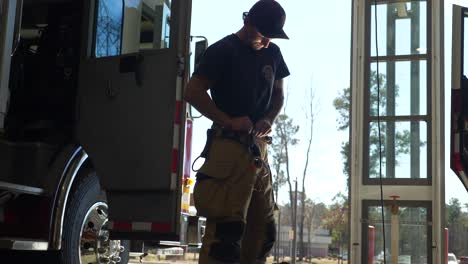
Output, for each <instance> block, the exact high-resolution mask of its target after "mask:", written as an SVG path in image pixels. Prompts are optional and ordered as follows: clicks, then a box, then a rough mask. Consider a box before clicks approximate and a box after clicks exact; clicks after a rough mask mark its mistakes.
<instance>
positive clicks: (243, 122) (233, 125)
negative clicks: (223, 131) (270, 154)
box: [225, 116, 253, 133]
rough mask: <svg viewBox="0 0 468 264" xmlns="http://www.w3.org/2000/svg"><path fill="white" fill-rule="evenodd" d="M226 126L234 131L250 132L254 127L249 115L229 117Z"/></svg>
mask: <svg viewBox="0 0 468 264" xmlns="http://www.w3.org/2000/svg"><path fill="white" fill-rule="evenodd" d="M225 127H226V128H227V129H230V130H233V131H239V132H247V133H250V132H252V129H253V123H252V121H251V120H250V118H249V117H247V116H241V117H233V118H231V119H229V121H228V122H227V124H226V126H225Z"/></svg>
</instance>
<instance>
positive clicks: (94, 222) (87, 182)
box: [60, 172, 130, 264]
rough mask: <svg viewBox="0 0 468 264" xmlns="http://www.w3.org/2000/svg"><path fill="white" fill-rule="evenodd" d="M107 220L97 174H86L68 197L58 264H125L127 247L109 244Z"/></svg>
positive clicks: (126, 245)
mask: <svg viewBox="0 0 468 264" xmlns="http://www.w3.org/2000/svg"><path fill="white" fill-rule="evenodd" d="M107 220H108V218H107V202H106V197H105V193H104V192H103V191H102V190H101V188H100V185H99V180H98V177H97V176H96V174H95V173H94V172H88V173H86V174H85V176H84V177H80V179H78V182H77V183H76V184H75V185H74V186H73V187H72V190H71V192H70V195H69V197H68V202H67V208H66V212H65V219H64V226H63V229H64V230H63V238H62V251H61V254H60V258H61V263H72V264H75V263H76V264H87V263H124V264H126V263H128V259H129V248H130V243H129V241H120V240H110V239H109V231H108V229H107Z"/></svg>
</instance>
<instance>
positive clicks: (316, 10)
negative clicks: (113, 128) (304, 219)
mask: <svg viewBox="0 0 468 264" xmlns="http://www.w3.org/2000/svg"><path fill="white" fill-rule="evenodd" d="M278 2H279V3H280V4H281V5H282V6H283V8H284V9H285V10H286V13H287V18H286V24H285V27H284V30H285V32H286V33H287V34H288V36H289V38H290V39H289V40H273V42H274V43H276V44H277V45H278V46H279V47H280V48H281V51H282V54H283V57H284V59H285V61H286V63H287V65H288V67H289V70H290V72H291V76H289V77H288V78H287V80H286V83H285V87H287V88H288V91H289V92H288V94H289V95H288V101H287V105H286V110H285V111H286V113H287V114H288V115H289V116H291V117H292V118H293V120H294V123H295V124H296V125H299V126H300V127H301V128H305V115H304V106H305V105H306V101H305V99H304V98H306V97H307V96H306V95H307V93H308V91H310V89H313V90H314V91H315V98H316V101H315V104H316V105H317V106H318V108H316V109H317V110H318V112H317V116H316V120H315V126H314V136H313V142H312V150H311V153H310V156H309V158H310V159H309V168H308V174H307V175H308V176H307V180H306V183H305V189H306V193H307V196H308V197H309V198H311V199H312V200H314V201H315V202H324V203H326V204H330V203H331V202H332V198H333V197H334V196H335V195H336V194H337V193H338V192H343V193H346V177H345V175H344V174H343V159H342V156H341V154H340V151H341V144H342V142H345V141H347V140H348V137H349V134H348V132H347V131H338V129H337V127H338V126H337V121H336V120H337V118H338V113H337V111H336V110H335V108H334V107H333V100H334V99H335V98H336V97H337V96H339V94H340V92H342V90H343V89H344V88H347V87H349V86H350V49H351V48H350V43H351V2H352V1H351V0H327V1H317V0H294V1H292V0H278ZM253 3H255V0H236V1H227V0H216V1H215V0H193V6H192V32H191V34H192V35H202V36H205V37H207V38H208V41H209V44H212V43H214V42H216V41H217V40H219V39H221V38H223V37H224V36H226V35H228V34H231V33H235V32H237V31H238V30H239V29H240V28H241V27H242V12H245V11H248V10H249V8H250V7H251V6H252V5H253ZM337 6H339V8H334V7H337ZM446 79H447V78H446ZM448 87H449V86H448ZM210 124H211V122H210V121H208V120H206V119H205V118H199V119H196V120H195V122H194V135H193V139H194V140H193V148H192V149H193V152H192V157H193V158H195V157H197V156H198V155H199V153H200V152H201V150H202V149H203V145H204V143H205V132H206V129H207V128H208V127H209V126H210ZM297 135H298V137H299V138H302V140H301V141H300V142H299V145H298V146H297V147H296V148H293V149H292V153H291V157H292V158H291V176H292V177H293V178H295V176H296V175H297V177H298V179H299V182H301V181H300V179H301V177H302V172H303V170H304V162H305V158H304V157H305V155H306V147H307V146H306V141H307V140H306V138H307V137H306V134H305V131H304V129H300V131H299V132H298V134H297ZM446 153H449V152H447V151H446ZM197 165H198V166H199V165H201V164H196V166H195V167H197ZM447 167H448V163H447V165H446V168H447ZM446 181H447V188H448V189H449V190H450V191H449V192H447V197H446V200H447V201H448V200H449V199H450V198H452V197H456V198H458V199H459V200H460V201H462V202H468V194H467V193H466V191H465V190H464V188H463V187H462V186H461V184H460V183H459V182H458V179H457V178H456V176H455V175H454V174H453V173H450V171H449V170H448V172H447V175H446ZM299 188H301V186H300V184H299ZM280 192H281V194H280V197H279V201H280V204H284V203H286V202H287V201H288V195H287V193H288V190H287V189H286V187H284V188H283V189H282V190H281V191H280Z"/></svg>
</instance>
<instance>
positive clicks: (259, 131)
mask: <svg viewBox="0 0 468 264" xmlns="http://www.w3.org/2000/svg"><path fill="white" fill-rule="evenodd" d="M253 133H254V135H255V136H257V137H264V136H266V135H268V134H270V133H271V123H270V121H268V120H266V119H261V120H259V121H258V122H257V123H255V128H254V131H253Z"/></svg>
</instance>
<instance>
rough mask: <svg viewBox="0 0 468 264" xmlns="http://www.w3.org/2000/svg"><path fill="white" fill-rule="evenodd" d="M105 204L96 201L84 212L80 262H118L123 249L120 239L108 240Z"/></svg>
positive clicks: (112, 263)
mask: <svg viewBox="0 0 468 264" xmlns="http://www.w3.org/2000/svg"><path fill="white" fill-rule="evenodd" d="M107 216H108V215H107V204H106V203H103V202H97V203H95V204H94V205H93V206H91V207H90V208H89V210H88V212H87V213H86V216H85V218H84V221H83V224H82V226H81V233H80V252H79V253H80V263H81V264H95V263H99V264H101V263H110V264H114V263H119V262H120V253H121V252H123V251H124V250H125V249H124V248H123V247H122V246H121V245H120V240H110V239H109V230H108V229H107Z"/></svg>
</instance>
